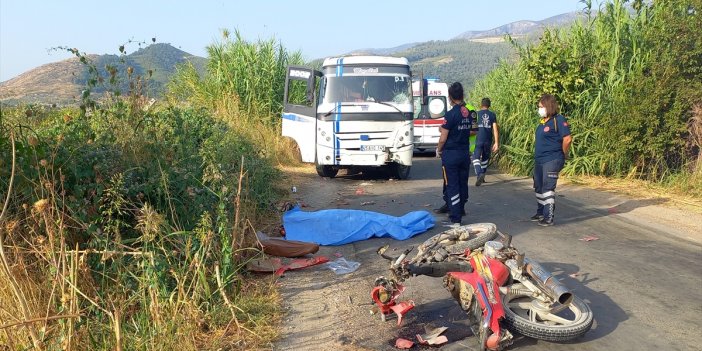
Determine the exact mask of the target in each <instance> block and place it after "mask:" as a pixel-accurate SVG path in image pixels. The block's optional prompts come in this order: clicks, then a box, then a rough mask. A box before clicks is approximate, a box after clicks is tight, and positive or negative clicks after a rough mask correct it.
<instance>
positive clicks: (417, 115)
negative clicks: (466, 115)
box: [412, 78, 476, 152]
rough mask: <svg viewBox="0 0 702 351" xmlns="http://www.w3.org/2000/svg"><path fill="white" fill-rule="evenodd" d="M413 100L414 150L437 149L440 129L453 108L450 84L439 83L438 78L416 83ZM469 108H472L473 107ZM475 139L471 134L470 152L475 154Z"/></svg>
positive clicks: (413, 88) (413, 86)
mask: <svg viewBox="0 0 702 351" xmlns="http://www.w3.org/2000/svg"><path fill="white" fill-rule="evenodd" d="M421 82H424V86H423V87H421V86H420V84H421ZM420 88H423V89H420ZM422 90H424V91H426V97H425V98H422ZM412 98H413V102H414V149H415V150H416V151H419V152H424V151H426V150H428V149H436V147H437V145H439V137H440V136H441V131H440V130H439V128H440V127H441V125H442V124H444V115H446V112H447V111H448V110H449V109H450V108H451V104H450V100H449V95H448V84H446V83H443V82H439V80H438V79H436V78H424V79H422V80H418V81H415V82H413V83H412ZM468 107H469V108H472V106H468ZM475 122H476V121H474V123H475ZM474 127H475V126H474ZM474 129H475V128H474ZM475 137H476V136H475V135H474V133H471V136H470V152H473V149H474V148H475Z"/></svg>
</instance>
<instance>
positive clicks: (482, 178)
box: [475, 173, 485, 186]
mask: <svg viewBox="0 0 702 351" xmlns="http://www.w3.org/2000/svg"><path fill="white" fill-rule="evenodd" d="M477 178H478V179H476V180H475V186H480V184H483V183H485V173H481V174H479V175H478V177H477Z"/></svg>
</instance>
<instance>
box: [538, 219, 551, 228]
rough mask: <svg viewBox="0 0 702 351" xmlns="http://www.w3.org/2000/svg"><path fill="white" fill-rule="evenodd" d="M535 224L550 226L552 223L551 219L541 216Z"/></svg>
mask: <svg viewBox="0 0 702 351" xmlns="http://www.w3.org/2000/svg"><path fill="white" fill-rule="evenodd" d="M537 224H538V225H540V226H542V227H550V226H552V225H553V219H551V220H548V219H546V218H542V219H541V220H540V221H539V223H537Z"/></svg>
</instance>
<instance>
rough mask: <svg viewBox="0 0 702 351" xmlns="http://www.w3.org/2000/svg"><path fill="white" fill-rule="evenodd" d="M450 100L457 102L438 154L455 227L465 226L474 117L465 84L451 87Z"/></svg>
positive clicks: (445, 123)
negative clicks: (466, 99)
mask: <svg viewBox="0 0 702 351" xmlns="http://www.w3.org/2000/svg"><path fill="white" fill-rule="evenodd" d="M448 92H449V100H450V101H451V104H452V105H453V108H451V110H450V111H448V112H447V113H446V116H445V117H444V120H445V121H444V124H442V125H441V128H439V130H440V131H441V136H440V137H439V144H438V145H437V147H436V155H437V156H438V157H441V167H442V170H443V173H444V185H445V187H446V190H445V191H444V201H445V203H446V205H447V207H448V209H449V219H450V221H451V225H452V226H460V225H461V215H462V214H463V212H464V206H465V203H466V202H468V173H469V171H470V141H469V137H470V129H471V126H472V124H473V121H472V116H471V113H470V111H469V110H468V108H466V106H465V103H464V102H463V97H464V94H463V85H461V83H459V82H455V83H453V84H451V86H450V87H449V91H448Z"/></svg>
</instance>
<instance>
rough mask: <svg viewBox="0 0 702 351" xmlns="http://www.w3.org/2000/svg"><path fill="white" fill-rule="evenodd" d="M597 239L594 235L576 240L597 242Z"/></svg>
mask: <svg viewBox="0 0 702 351" xmlns="http://www.w3.org/2000/svg"><path fill="white" fill-rule="evenodd" d="M599 239H600V238H598V237H596V236H594V235H589V236H586V237H583V238H580V239H578V240H580V241H595V240H599Z"/></svg>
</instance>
